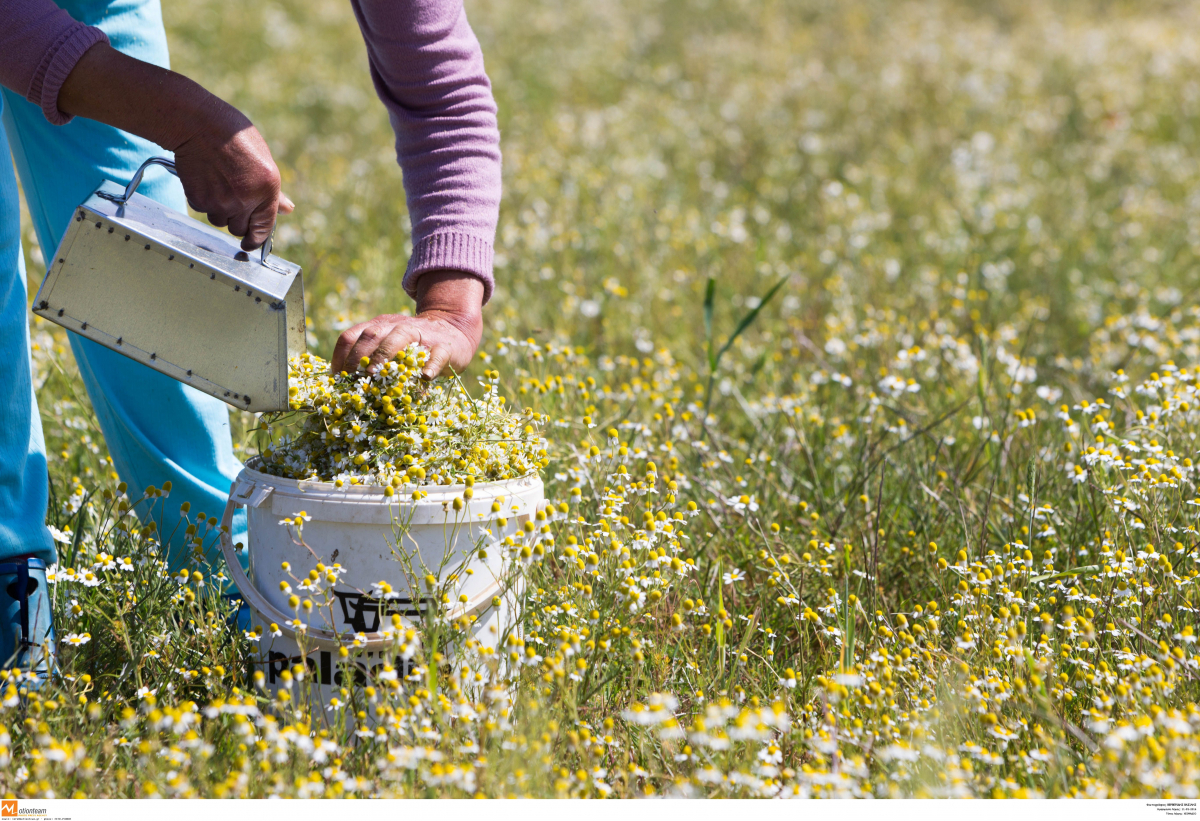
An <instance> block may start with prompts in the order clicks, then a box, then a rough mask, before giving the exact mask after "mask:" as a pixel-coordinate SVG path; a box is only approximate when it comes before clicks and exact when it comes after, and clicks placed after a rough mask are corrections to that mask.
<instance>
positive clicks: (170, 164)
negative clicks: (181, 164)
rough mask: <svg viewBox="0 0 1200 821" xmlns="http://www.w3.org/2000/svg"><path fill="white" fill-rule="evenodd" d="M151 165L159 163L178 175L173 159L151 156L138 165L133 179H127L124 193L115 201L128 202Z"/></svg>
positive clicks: (121, 203) (120, 203)
mask: <svg viewBox="0 0 1200 821" xmlns="http://www.w3.org/2000/svg"><path fill="white" fill-rule="evenodd" d="M152 165H161V166H162V167H163V168H165V169H167V170H168V171H170V172H171V173H172V174H174V175H175V176H176V177H178V176H179V172H178V171H176V170H175V161H174V160H168V159H167V158H166V157H151V158H150V159H148V160H146V161H145V162H144V163H142V164H141V165H139V166H138V170H137V171H136V172H134V175H133V179H132V180H130V181H129V185H127V186H125V193H124V194H123V195H122V196H121V199H120V200H118V201H117V202H118V204H119V205H124V204H125V203H127V202H129V198H130V197H132V196H133V194H134V192H135V191H137V187H138V186H139V185H141V184H142V175H143V174H145V173H146V169H147V168H149V167H150V166H152Z"/></svg>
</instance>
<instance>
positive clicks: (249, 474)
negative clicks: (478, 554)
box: [237, 456, 544, 504]
mask: <svg viewBox="0 0 1200 821" xmlns="http://www.w3.org/2000/svg"><path fill="white" fill-rule="evenodd" d="M261 464H262V460H261V458H260V457H258V456H253V457H251V458H249V459H247V460H246V462H245V464H244V465H243V466H242V471H241V473H239V474H238V477H237V478H238V479H244V480H247V481H252V482H254V483H255V484H263V485H271V486H272V487H274V489H275V492H276V493H278V492H280V491H285V492H286V491H289V490H291V491H294V492H296V493H302V494H308V493H329V494H331V495H336V496H351V497H354V496H358V497H367V498H370V499H372V500H373V499H374V497H379V499H380V500H383V499H387V500H388V501H389V503H391V504H396V503H397V502H401V503H408V504H413V502H412V500H411V499H405V498H403V497H402V496H401V495H400V492H402V491H404V490H406V489H408V490H409V491H410V492H411V490H412V489H413V488H414V487H415V489H417V490H420V491H421V492H422V493H425V494H427V496H426V498H424V499H421V500H420V502H435V501H436V502H438V503H439V504H440V503H441V501H443V500H444V499H446V498H450V497H453V496H461V495H462V492H463V491H464V490H466V487H467V486H466V485H461V484H460V485H416V486H413V485H401V486H400V488H399V489H398V492H397V493H396V494H395V495H393V496H385V495H384V489H385V487H386V486H385V485H351V484H349V483H347V484H345V485H344V486H343V487H337V486H335V485H334V484H333V482H321V481H314V480H309V479H288V478H286V477H284V476H276V475H275V474H273V473H265V472H264V471H261V470H258V467H259V466H260V465H261ZM514 485H516V486H519V487H520V489H521V490H522V491H524V490H529V489H533V488H535V487H544V485H543V482H542V477H541V474H539V473H527V474H525V475H524V476H518V477H515V478H512V479H500V480H497V481H494V482H476V483H475V484H474V485H473V486H472V488H471V490H472V491H474V492H475V493H477V494H480V495H482V496H492V495H502V494H498V493H493V491H496V490H500V489H502V488H511V487H513V486H514ZM420 502H417V504H419V503H420Z"/></svg>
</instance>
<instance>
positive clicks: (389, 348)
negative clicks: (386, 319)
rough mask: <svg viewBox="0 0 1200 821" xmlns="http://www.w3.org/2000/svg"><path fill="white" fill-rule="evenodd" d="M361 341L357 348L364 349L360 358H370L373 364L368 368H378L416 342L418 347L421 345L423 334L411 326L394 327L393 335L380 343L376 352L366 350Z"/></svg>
mask: <svg viewBox="0 0 1200 821" xmlns="http://www.w3.org/2000/svg"><path fill="white" fill-rule="evenodd" d="M361 341H362V338H361V337H360V338H359V342H360V344H359V345H358V346H357V347H358V348H361V349H362V353H361V354H360V357H361V356H366V357H370V359H371V363H370V365H368V366H367V367H371V368H378V367H379V366H380V365H383V364H384V363H386V362H387V361H388V360H390V359H391V358H392V357H394V356H395V355H396V354H398V353H399V352H400V351H402V350H404V349H405V348H407V347H408V346H409V345H411V344H413V343H414V342H416V343H417V344H418V345H419V344H421V332H420V331H418V330H417V329H415V328H413V327H412V326H411V325H397V326H394V327H393V328H392V330H391V333H389V334H388V335H387V336H385V337H384V338H383V340H382V341H380V342H379V345H378V346H377V347H376V348H375V350H374V351H368V350H366V346H364V345H362V344H361Z"/></svg>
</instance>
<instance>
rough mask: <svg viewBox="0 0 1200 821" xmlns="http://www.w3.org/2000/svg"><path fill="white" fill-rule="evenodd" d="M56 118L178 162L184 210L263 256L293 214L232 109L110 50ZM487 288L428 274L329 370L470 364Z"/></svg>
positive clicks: (90, 60)
mask: <svg viewBox="0 0 1200 821" xmlns="http://www.w3.org/2000/svg"><path fill="white" fill-rule="evenodd" d="M58 105H59V108H60V109H61V110H62V111H63V112H64V113H66V114H70V115H74V116H80V117H87V118H89V119H93V120H97V121H99V122H103V123H106V124H108V125H112V126H115V127H117V128H120V129H122V130H124V131H128V132H130V133H132V134H136V135H138V136H140V137H144V138H146V139H149V140H152V141H153V142H155V143H157V144H159V145H161V146H162V147H163V148H165V149H167V150H169V151H173V152H174V153H175V166H176V170H177V171H178V173H179V180H180V182H181V183H182V184H183V190H184V194H185V195H186V196H187V200H188V204H189V205H191V207H192V208H194V209H195V210H197V211H200V212H203V213H205V214H207V216H208V218H209V221H210V222H212V224H213V225H216V226H219V227H225V228H228V230H229V232H230V233H231V234H233V235H234V236H237V237H241V238H242V248H244V249H246V250H247V251H249V250H253V249H255V248H258V247H259V246H261V245H262V244H263V243H264V242H265V241H266V239H267V237H268V236H269V235H270V233H271V229H272V227H273V226H274V224H275V220H276V217H277V214H279V213H283V214H287V213H291V211H292V210H293V208H294V207H295V205H294V204H293V203H292V201H291V200H290V199H289V198H288V197H287V195H285V194H284V193H283V192H282V191H281V183H280V175H279V169H278V167H277V166H276V165H275V161H274V159H273V158H272V157H271V151H270V149H269V148H268V147H267V143H266V140H264V139H263V137H262V135H261V134H260V133H259V132H258V129H256V128H255V127H254V125H253V124H252V123H251V122H250V120H249V119H248V118H247V117H246V116H245V115H244V114H242V113H241V112H240V111H238V110H237V109H236V108H234V107H233V106H231V105H229V104H228V103H226V102H225V101H223V100H221V99H220V98H219V97H217V96H215V95H213V94H211V93H209V92H208V91H206V90H205V89H204V88H203V87H202V86H200V85H199V84H198V83H196V82H193V81H192V80H189V79H188V78H187V77H184V76H183V75H181V74H178V73H176V72H174V71H170V70H168V69H164V68H160V67H158V66H155V65H151V64H149V63H145V62H142V61H141V60H137V59H135V58H133V57H130V56H128V55H125V54H122V53H121V52H119V51H117V50H116V49H114V48H112V46H110V45H108V44H107V43H97V44H96V45H95V46H93V47H91V48H90V49H88V50H87V52H85V53H84V55H83V56H82V57H81V58H80V59H79V62H78V63H76V64H75V68H74V69H73V70H72V71H71V73H70V74H69V75H68V77H67V79H66V81H65V82H64V83H63V86H62V90H61V91H60V92H59V97H58ZM483 296H484V285H483V283H482V282H481V281H480V280H479V279H478V278H476V277H474V276H472V275H471V274H467V273H464V272H459V271H429V272H426V273H424V274H423V275H422V276H421V278H420V279H419V280H418V281H417V294H416V300H417V312H416V315H415V316H403V315H400V314H384V315H381V316H377V317H375V318H374V319H371V320H369V321H367V322H363V323H360V324H358V325H355V326H354V327H353V328H350V329H348V330H347V331H346V332H344V333H343V334H342V335H341V337H339V339H338V342H337V344H336V346H335V348H334V353H333V357H332V362H331V365H332V368H333V370H334V372H335V373H336V372H337V371H339V370H341V369H343V368H344V367H345V366H346V364H347V363H350V365H351V367H354V366H356V364H357V362H358V361H359V360H361V358H362V357H364V356H366V357H369V358H370V360H371V363H372V364H373V365H375V364H379V363H382V362H386V361H387V360H388V359H390V358H391V357H392V356H394V355H395V354H396V352H398V351H400V350H402V349H403V348H404V347H405V346H407V345H408V344H411V343H413V342H416V343H417V344H420V345H423V346H425V347H427V348H429V350H430V357H429V360H428V362H427V364H426V367H425V369H424V373H425V376H426V377H427V378H433V377H434V376H437V375H438V374H439V373H441V372H442V370H443V369H444V368H445V367H446V366H447V365H449V366H450V367H451V369H453V370H454V372H456V373H458V372H461V371H462V370H464V369H465V368H466V367H467V365H469V364H470V362H471V360H472V358H473V357H474V355H475V351H476V350H477V349H478V347H479V342H480V339H481V337H482V330H483V320H482V308H483Z"/></svg>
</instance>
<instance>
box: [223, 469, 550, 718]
mask: <svg viewBox="0 0 1200 821" xmlns="http://www.w3.org/2000/svg"><path fill="white" fill-rule="evenodd" d="M251 464H253V462H251ZM464 490H465V487H464V486H462V485H458V486H432V487H427V488H422V491H423V492H426V493H427V494H428V495H427V496H425V498H423V499H421V500H419V501H413V500H411V499H401V498H400V495H399V494H397V495H395V496H392V497H390V498H389V497H387V496H385V495H384V489H383V488H382V487H364V486H360V485H347V486H345V487H342V488H337V487H334V486H333V484H331V483H325V482H298V481H295V480H291V479H284V478H281V477H278V476H271V475H269V474H266V473H260V472H259V471H257V470H254V469H253V468H252V467H249V466H248V467H246V468H244V469H243V470H242V472H241V473H240V474H239V475H238V477H237V479H236V480H235V481H234V483H233V486H232V488H231V489H230V494H229V503H228V505H226V508H225V516H224V521H223V524H224V525H225V528H224V529H223V531H222V537H221V549H222V551H223V552H224V554H225V559H226V563H227V564H228V566H229V573H230V575H231V577H232V579H233V582H234V584H236V585H237V587H238V590H239V591H240V592H241V594H242V597H243V598H244V599H245V600H246V602H247V603H248V604H249V606H250V609H251V618H252V622H253V623H254V625H255V626H257V627H261V628H262V632H261V637H260V639H259V651H258V659H257V666H258V669H260V670H262V672H263V673H264V675H265V684H266V686H267V688H268V689H270V690H273V691H274V690H278V689H280V688H282V687H292V686H293V685H289V683H288V679H289V676H284V675H283V673H284V671H285V670H291V669H292V668H293V667H295V666H296V665H299V664H303V665H304V666H305V667H306V668H307V675H306V676H305V681H304V682H303V684H302V689H305V690H306V696H307V698H309V699H311V700H312V701H311V703H312V704H313V706H316V705H317V704H318V703H319V704H321V705H326V704H328V703H329V701H330V699H331V698H333V697H335V696H339V697H340V691H341V690H342V688H351V687H355V686H361V685H363V684H365V683H368V682H370V681H371V680H372V679H373V678H374V677H375V676H376V675H377V674H378V672H379V671H380V669H383V665H385V664H386V665H390V667H391V668H392V670H394V671H395V672H396V673H397V674H398V676H399V677H400V678H403V677H404V676H405V675H407V674H408V673H410V672H411V669H412V668H411V665H412V661H411V659H410V658H408V659H406V658H403V657H401V656H400V655H398V654H397V652H396V647H397V642H396V639H395V636H394V634H393V631H392V629H391V626H392V621H393V620H392V618H391V615H392V614H393V613H394V614H396V615H399V616H400V619H401V623H402V627H401V630H403V629H406V628H408V627H412V626H415V624H416V623H418V622H420V621H421V620H422V618H424V615H423V612H422V611H423V609H425V608H440V610H441V612H442V613H444V614H445V615H444V619H445V621H455V620H458V619H461V618H463V617H466V618H467V619H468V620H473V621H472V623H471V625H470V627H469V628H468V634H469V637H471V638H474V639H475V640H476V641H478V642H479V643H480V644H481V645H483V646H486V647H492V648H495V647H496V645H497V642H498V641H499V639H500V638H501V637H502V636H503V635H504V634H505V633H506V631H507V630H508V629H509V627H510V626H511V622H512V619H513V618H514V617H515V615H516V601H515V599H516V597H517V596H518V595H519V594H520V592H521V589H522V588H521V585H520V584H519V583H515V582H514V580H513V579H512V578H511V575H512V574H511V570H509V571H508V573H507V575H506V572H505V564H504V561H503V559H502V556H501V550H500V549H499V546H498V545H496V546H495V548H494V549H491V550H488V551H487V557H486V558H481V557H479V556H478V554H477V550H476V548H478V547H479V546H480V545H481V544H482V543H484V542H485V541H486V542H487V543H492V542H495V541H498V540H502V539H503V538H504V537H505V536H508V535H514V534H515V533H516V532H517V531H518V530H519V529H521V528H522V527H524V525H525V523H526V522H527V521H529V520H530V518H531V517H532V516H533V515H534V513H535V512H536V510H537V508H538V506H539V505H541V503H542V502H543V499H544V495H543V487H542V482H541V480H540V479H539V478H537V477H536V476H529V477H525V478H523V479H514V480H510V481H506V482H492V483H488V484H478V485H475V486H474V487H473V488H472V493H473V496H472V498H471V499H469V500H465V499H463V491H464ZM456 499H457V500H459V501H460V505H461V509H460V510H455V507H454V502H455V500H456ZM496 502H499V511H498V512H497V511H493V506H494V503H496ZM240 506H245V507H246V509H247V529H248V542H249V544H248V550H249V560H250V562H249V563H250V578H247V576H246V574H245V573H244V572H243V571H242V567H241V563H240V562H239V561H238V556H237V551H236V549H235V547H234V545H233V543H232V538H231V537H230V535H229V525H230V523H231V522H232V519H233V512H234V510H235V509H236V508H237V507H240ZM301 513H304V514H305V515H307V516H308V517H311V518H310V519H309V520H308V521H306V522H305V523H304V525H303V531H302V533H303V537H302V540H301V541H302V543H300V542H298V541H297V540H296V539H295V537H294V532H293V530H292V529H291V528H289V527H288V526H287V525H285V524H281V523H280V520H282V519H294V518H295V517H296V516H298V515H300V514H301ZM499 519H505V520H506V521H505V524H504V526H500V524H499V521H498V520H499ZM487 530H490V531H491V533H490V535H489V534H487V533H486V532H485V531H487ZM284 562H287V563H288V564H289V565H290V569H289V571H285V570H283V563H284ZM318 563H321V564H324V565H325V566H326V567H332V566H333V565H335V564H338V565H341V567H342V571H341V572H340V573H339V574H338V581H337V582H336V583H335V584H334V585H333V586H332V588H331V590H330V593H331V594H332V595H329V594H326V593H324V592H318V593H317V595H313V593H312V592H306V591H304V590H301V589H298V587H299V585H298V583H297V579H299V580H304V579H305V577H306V576H307V574H308V573H309V571H310V570H312V569H315V568H316V565H317V564H318ZM510 567H511V565H510ZM468 571H469V572H468ZM427 574H428V575H433V576H435V577H437V579H438V582H439V584H438V588H440V589H443V590H444V591H445V592H447V593H448V594H449V598H450V602H449V603H446V602H442V601H440V600H438V601H435V600H434V599H433V598H432V597H431V596H430V595H429V590H428V588H427V587H426V586H425V585H424V584H423V582H422V580H423V579H424V578H425V576H426V575H427ZM413 576H415V578H413ZM450 578H454V581H453V582H452V583H449V586H446V583H448V582H449V579H450ZM281 582H286V583H287V584H289V585H290V586H291V587H292V590H291V591H290V592H287V591H285V590H283V589H281V585H280V583H281ZM379 582H387V583H388V584H389V585H391V587H392V590H393V596H394V598H392V599H390V600H387V601H384V600H383V599H382V598H381V597H379V596H372V591H373V590H375V589H377V585H378V583H379ZM321 587H322V588H327V587H328V585H325V584H324V583H322V585H321ZM293 594H295V595H297V596H299V597H300V598H301V599H304V598H306V597H307V598H311V599H312V600H313V601H314V604H316V605H317V606H315V607H313V609H312V610H311V611H310V612H307V613H306V612H305V611H304V610H303V609H302V608H301V609H298V610H293V609H292V607H290V606H289V604H288V598H289V596H291V595H293ZM464 596H465V601H463V600H461V598H460V597H464ZM496 599H499V604H498V605H497V604H494V600H496ZM297 618H298V619H300V621H301V622H303V623H304V624H305V627H304V628H303V629H302V630H297V629H295V628H294V627H292V626H291V624H290V623H291V622H292V621H293V620H294V619H297ZM275 633H279V634H281V635H275ZM343 646H345V647H347V649H348V650H349V651H350V657H349V658H348V659H339V656H338V650H339V648H340V647H343ZM348 674H350V675H352V676H353V681H347V678H348V677H349V676H348ZM293 692H294V691H293ZM341 700H342V701H345V699H344V698H342V699H341Z"/></svg>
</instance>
